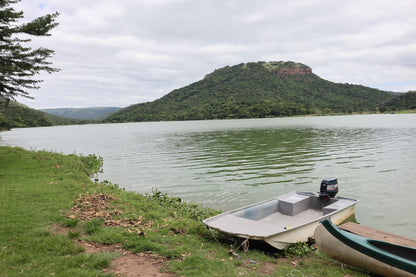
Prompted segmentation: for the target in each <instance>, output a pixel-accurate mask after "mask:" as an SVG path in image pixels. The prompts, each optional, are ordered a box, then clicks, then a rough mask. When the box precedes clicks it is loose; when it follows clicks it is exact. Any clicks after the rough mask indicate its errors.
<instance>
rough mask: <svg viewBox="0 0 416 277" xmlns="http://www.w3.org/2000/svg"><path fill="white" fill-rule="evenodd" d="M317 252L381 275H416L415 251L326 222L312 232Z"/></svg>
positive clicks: (326, 220) (414, 249) (415, 249)
mask: <svg viewBox="0 0 416 277" xmlns="http://www.w3.org/2000/svg"><path fill="white" fill-rule="evenodd" d="M315 240H316V244H317V246H318V248H319V249H320V251H322V252H323V253H325V254H326V255H328V256H330V257H331V258H334V259H336V260H339V261H341V262H343V263H346V264H350V265H353V266H357V267H361V268H364V269H366V270H368V271H371V272H374V273H377V274H380V275H384V276H416V248H410V247H405V246H401V245H397V244H392V243H388V242H384V241H379V240H372V239H368V238H365V237H362V236H358V235H355V234H352V233H349V232H347V231H344V230H341V229H338V228H337V227H335V226H334V225H333V224H332V223H331V221H329V220H328V219H325V220H323V221H322V222H321V224H319V225H318V227H317V228H316V229H315Z"/></svg>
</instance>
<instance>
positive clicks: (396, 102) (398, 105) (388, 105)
mask: <svg viewBox="0 0 416 277" xmlns="http://www.w3.org/2000/svg"><path fill="white" fill-rule="evenodd" d="M379 110H380V111H381V112H386V111H387V112H390V111H401V110H416V91H409V92H408V93H403V94H399V95H396V96H394V97H392V98H390V99H388V100H386V101H384V102H383V103H381V105H380V106H379Z"/></svg>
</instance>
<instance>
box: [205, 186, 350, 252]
mask: <svg viewBox="0 0 416 277" xmlns="http://www.w3.org/2000/svg"><path fill="white" fill-rule="evenodd" d="M357 203H358V200H355V199H350V198H344V197H337V198H335V199H331V200H330V201H329V202H322V201H321V200H320V198H319V197H318V196H316V195H314V194H313V193H307V192H292V193H288V194H284V195H281V196H278V197H275V198H272V199H269V200H266V201H262V202H259V203H256V204H253V205H249V206H246V207H242V208H239V209H236V210H232V211H229V212H225V213H223V214H220V215H217V216H215V217H212V218H209V219H206V220H204V221H203V222H204V223H205V224H206V225H207V226H208V227H209V228H211V229H215V230H218V231H220V232H222V233H226V234H228V235H231V236H234V237H238V238H243V239H251V240H261V241H265V242H266V243H268V244H270V245H271V246H273V247H275V248H277V249H280V250H281V249H285V248H287V247H288V246H290V245H291V244H294V243H296V242H306V241H308V240H309V237H312V236H313V234H314V231H315V228H316V227H317V226H318V224H319V221H321V220H323V219H325V218H329V217H331V219H332V220H333V222H335V223H336V224H341V223H342V222H344V221H345V220H346V219H348V218H349V217H350V216H352V215H353V214H354V211H355V205H356V204H357Z"/></svg>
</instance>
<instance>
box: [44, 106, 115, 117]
mask: <svg viewBox="0 0 416 277" xmlns="http://www.w3.org/2000/svg"><path fill="white" fill-rule="evenodd" d="M119 109H120V108H118V107H95V108H58V109H41V111H42V112H45V113H48V114H52V115H56V116H61V117H67V118H75V119H99V118H105V117H107V116H108V115H110V114H111V113H114V112H115V111H117V110H119Z"/></svg>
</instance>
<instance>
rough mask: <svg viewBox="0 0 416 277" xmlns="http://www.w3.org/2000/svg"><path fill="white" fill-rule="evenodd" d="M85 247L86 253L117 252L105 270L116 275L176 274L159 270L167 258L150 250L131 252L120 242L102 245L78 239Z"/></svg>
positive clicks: (130, 276) (133, 276)
mask: <svg viewBox="0 0 416 277" xmlns="http://www.w3.org/2000/svg"><path fill="white" fill-rule="evenodd" d="M78 243H79V244H80V245H82V246H83V247H84V248H85V252H86V253H87V254H92V253H100V252H117V253H119V254H120V256H119V257H117V258H116V259H114V260H112V261H111V268H109V269H106V270H105V272H109V273H113V274H115V275H116V276H126V277H138V276H153V277H171V276H172V277H173V276H176V274H173V273H164V272H161V270H163V268H165V267H166V263H167V259H166V258H163V257H160V256H158V255H156V254H154V253H152V252H146V253H132V252H130V251H127V250H125V249H123V248H121V246H120V244H113V245H103V244H97V243H90V242H85V241H79V242H78Z"/></svg>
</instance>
